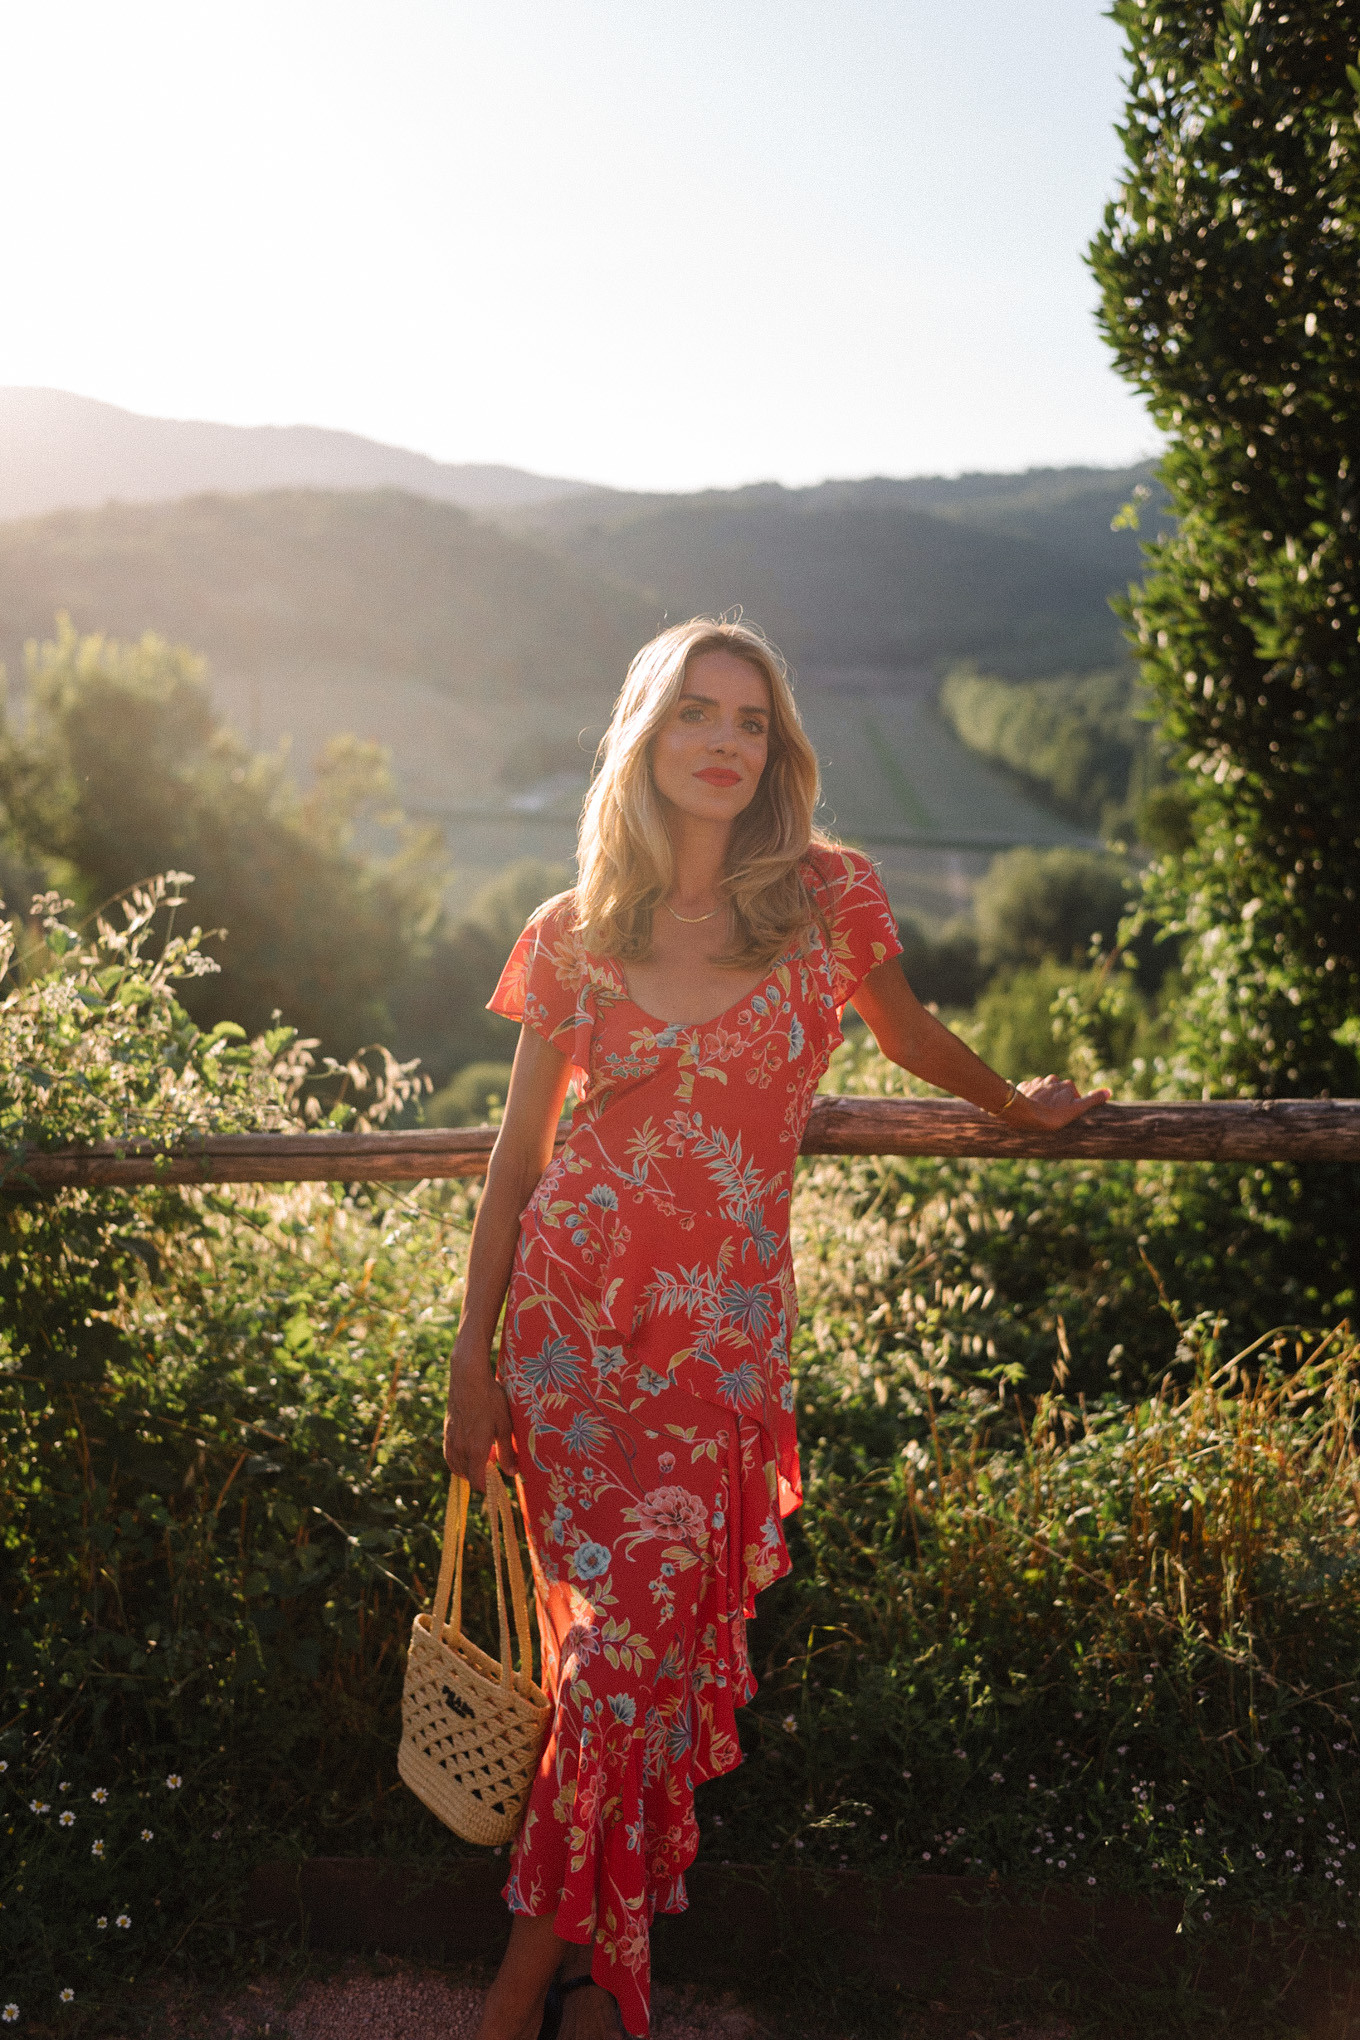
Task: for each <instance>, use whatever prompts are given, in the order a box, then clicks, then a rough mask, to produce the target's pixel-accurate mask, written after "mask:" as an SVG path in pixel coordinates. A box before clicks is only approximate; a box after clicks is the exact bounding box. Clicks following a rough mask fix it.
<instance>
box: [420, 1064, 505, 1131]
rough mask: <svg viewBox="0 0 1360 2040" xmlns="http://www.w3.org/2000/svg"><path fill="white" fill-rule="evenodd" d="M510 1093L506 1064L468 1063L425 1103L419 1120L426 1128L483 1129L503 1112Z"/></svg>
mask: <svg viewBox="0 0 1360 2040" xmlns="http://www.w3.org/2000/svg"><path fill="white" fill-rule="evenodd" d="M509 1089H510V1065H509V1063H491V1062H477V1063H469V1064H468V1066H467V1068H466V1069H463V1070H459V1072H458V1074H457V1076H456V1077H455V1078H454V1079H453V1081H452V1083H450V1084H445V1086H444V1088H443V1090H442V1091H436V1092H435V1094H434V1096H433V1098H430V1099H428V1100H427V1102H426V1104H425V1107H424V1110H423V1112H422V1115H421V1116H422V1117H423V1119H424V1121H425V1124H426V1125H427V1126H485V1125H486V1124H487V1122H488V1120H493V1119H495V1118H496V1117H498V1116H499V1114H500V1113H501V1111H502V1110H503V1109H504V1106H505V1100H506V1096H507V1093H508V1092H509Z"/></svg>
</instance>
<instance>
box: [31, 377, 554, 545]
mask: <svg viewBox="0 0 1360 2040" xmlns="http://www.w3.org/2000/svg"><path fill="white" fill-rule="evenodd" d="M263 489H405V490H406V491H407V492H408V493H410V494H412V495H417V496H428V497H430V498H432V499H433V500H434V501H435V502H440V503H456V504H457V505H458V506H459V507H460V508H461V509H464V510H476V511H481V512H484V513H486V512H495V511H505V510H512V509H521V508H525V507H527V506H528V505H530V504H539V503H548V502H552V501H555V500H557V499H558V498H560V497H563V496H570V495H575V494H578V493H580V494H586V493H593V492H592V491H591V490H590V488H589V485H588V484H587V483H585V482H572V481H561V480H558V479H556V478H554V477H552V476H548V475H532V474H528V473H526V472H525V471H524V470H523V469H521V468H513V467H498V466H474V465H457V464H453V463H450V462H446V461H437V460H431V459H430V457H429V456H428V454H423V453H412V452H411V451H410V450H409V449H408V448H406V447H401V446H383V445H381V444H380V443H379V442H378V441H377V440H373V439H364V438H362V437H360V435H359V434H357V433H354V432H333V431H330V430H328V429H327V428H326V427H324V426H319V425H220V424H213V423H209V422H206V421H198V420H194V419H184V418H148V417H143V416H141V415H140V414H139V413H137V412H135V411H124V410H121V409H120V408H119V407H118V406H117V405H116V404H104V403H99V402H97V401H96V400H95V399H94V398H93V397H78V396H74V395H72V393H71V392H70V391H68V390H44V389H16V388H9V389H0V518H8V517H37V516H41V515H43V514H44V512H46V511H48V510H76V509H94V508H97V507H98V506H99V505H100V504H103V503H109V502H119V503H157V502H166V501H169V500H173V499H174V498H176V497H180V496H200V495H205V494H209V493H220V494H224V495H254V494H256V493H257V492H258V491H260V490H263Z"/></svg>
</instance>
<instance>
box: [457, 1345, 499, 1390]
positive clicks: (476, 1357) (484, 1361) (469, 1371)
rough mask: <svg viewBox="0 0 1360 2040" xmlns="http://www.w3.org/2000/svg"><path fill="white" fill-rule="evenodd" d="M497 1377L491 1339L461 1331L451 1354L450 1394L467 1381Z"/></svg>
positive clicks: (491, 1379)
mask: <svg viewBox="0 0 1360 2040" xmlns="http://www.w3.org/2000/svg"><path fill="white" fill-rule="evenodd" d="M495 1378H496V1364H495V1362H494V1360H493V1359H492V1357H491V1342H490V1340H489V1339H478V1338H474V1337H473V1336H472V1335H471V1334H469V1333H466V1332H459V1334H458V1336H457V1338H456V1339H455V1340H454V1342H453V1351H452V1353H451V1354H450V1355H449V1394H450V1395H452V1394H453V1392H454V1389H455V1387H462V1386H464V1385H465V1384H466V1383H469V1382H474V1383H475V1382H479V1381H481V1380H486V1381H494V1380H495Z"/></svg>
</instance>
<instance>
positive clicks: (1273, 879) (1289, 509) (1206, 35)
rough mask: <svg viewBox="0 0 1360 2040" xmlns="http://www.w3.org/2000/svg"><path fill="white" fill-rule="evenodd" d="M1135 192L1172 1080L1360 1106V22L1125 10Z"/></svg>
mask: <svg viewBox="0 0 1360 2040" xmlns="http://www.w3.org/2000/svg"><path fill="white" fill-rule="evenodd" d="M1113 13H1114V17H1115V19H1116V20H1117V21H1118V22H1119V24H1120V26H1121V27H1122V29H1123V31H1124V34H1125V36H1126V38H1127V42H1128V50H1129V55H1130V60H1131V79H1130V90H1129V105H1128V119H1127V124H1126V126H1125V127H1124V129H1123V131H1122V132H1123V138H1124V143H1125V149H1126V154H1127V162H1128V168H1127V175H1126V181H1125V183H1124V186H1123V189H1122V190H1121V192H1120V193H1119V196H1118V197H1117V198H1116V200H1115V201H1114V203H1113V204H1112V205H1111V206H1110V208H1109V211H1108V213H1107V216H1106V221H1105V227H1104V231H1103V232H1102V234H1101V235H1100V237H1099V239H1098V240H1097V242H1096V244H1095V247H1094V249H1093V263H1094V267H1095V270H1096V273H1097V276H1098V278H1099V281H1100V284H1101V286H1102V293H1103V308H1102V320H1103V326H1104V330H1105V333H1106V335H1107V337H1108V339H1109V340H1110V342H1111V344H1112V345H1113V347H1114V349H1115V352H1116V355H1117V357H1118V360H1119V364H1120V367H1121V368H1122V370H1123V372H1124V373H1125V375H1126V376H1128V377H1129V379H1130V380H1131V381H1132V382H1133V383H1134V384H1135V385H1136V386H1137V387H1138V388H1139V389H1140V390H1142V391H1143V392H1144V393H1145V395H1146V396H1147V398H1148V400H1149V403H1150V407H1151V410H1152V414H1153V417H1154V418H1155V420H1156V422H1157V424H1158V425H1159V426H1160V427H1161V428H1162V429H1163V431H1164V432H1165V433H1166V434H1167V435H1168V438H1169V441H1170V450H1169V452H1168V454H1167V457H1166V459H1165V462H1164V465H1163V470H1162V472H1163V475H1164V478H1165V481H1166V484H1167V487H1168V489H1169V491H1170V493H1171V498H1172V504H1173V507H1174V509H1175V512H1176V515H1177V517H1178V520H1179V528H1178V529H1177V531H1176V532H1175V534H1174V535H1173V536H1171V537H1168V538H1166V539H1164V540H1162V541H1160V542H1158V543H1157V544H1155V545H1153V546H1151V547H1149V548H1148V558H1149V572H1148V575H1147V578H1146V579H1145V581H1144V582H1143V585H1142V586H1141V588H1139V589H1136V590H1135V591H1133V593H1132V597H1131V601H1130V605H1129V610H1128V614H1129V617H1130V619H1131V622H1132V624H1133V627H1134V630H1135V632H1136V638H1137V651H1138V655H1139V657H1140V659H1141V662H1142V667H1143V671H1144V674H1145V675H1146V677H1147V679H1148V680H1149V681H1150V683H1151V684H1152V686H1153V688H1154V690H1155V693H1156V696H1157V698H1158V701H1159V705H1160V715H1161V726H1162V733H1163V736H1164V738H1165V739H1166V740H1167V742H1168V744H1169V746H1170V747H1171V749H1172V751H1173V754H1174V755H1176V756H1177V758H1178V759H1179V762H1180V763H1181V765H1182V766H1183V767H1184V768H1185V770H1186V772H1187V774H1188V776H1189V779H1190V781H1191V783H1192V785H1193V788H1194V806H1195V823H1196V826H1195V830H1194V841H1193V843H1192V844H1191V845H1190V847H1189V848H1188V849H1187V850H1186V851H1185V852H1184V854H1183V855H1182V856H1180V857H1177V858H1172V859H1168V860H1166V861H1165V862H1164V863H1163V864H1162V865H1161V866H1160V867H1159V868H1158V869H1157V871H1156V872H1155V873H1154V875H1153V878H1152V883H1151V893H1150V898H1151V902H1152V905H1153V907H1154V909H1155V910H1156V911H1157V912H1158V913H1159V915H1160V917H1161V918H1163V919H1164V920H1168V921H1170V922H1171V923H1172V924H1173V925H1175V926H1177V927H1178V928H1179V929H1180V930H1181V931H1182V932H1183V933H1184V935H1185V936H1186V938H1187V940H1186V970H1187V979H1188V983H1187V993H1186V998H1185V1002H1184V1006H1183V1009H1182V1015H1181V1022H1182V1025H1181V1039H1180V1043H1179V1061H1180V1066H1181V1070H1182V1074H1183V1081H1188V1082H1190V1083H1191V1084H1198V1085H1202V1086H1203V1087H1204V1088H1206V1089H1212V1090H1214V1091H1215V1092H1218V1093H1223V1092H1229V1093H1234V1092H1235V1093H1238V1094H1241V1095H1247V1096H1250V1095H1288V1094H1289V1093H1316V1092H1319V1091H1327V1090H1331V1091H1333V1092H1335V1091H1339V1090H1353V1089H1354V1088H1355V1087H1356V1075H1357V1071H1356V1058H1355V1053H1354V1047H1355V1044H1354V1042H1353V1041H1352V1039H1351V1036H1350V1032H1349V1029H1348V1025H1347V1023H1348V1022H1351V1023H1352V1024H1353V1016H1354V1015H1355V1013H1356V1012H1357V1009H1358V1007H1357V1001H1358V999H1360V899H1358V895H1360V640H1358V636H1357V629H1358V626H1360V533H1358V532H1357V520H1360V347H1358V346H1357V340H1358V339H1360V304H1358V303H1357V297H1358V296H1360V126H1357V121H1358V120H1360V71H1357V70H1356V69H1355V68H1354V67H1355V65H1356V63H1357V61H1360V59H1358V58H1357V46H1358V45H1360V5H1357V4H1356V0H1219V4H1204V0H1116V4H1115V6H1114V9H1113Z"/></svg>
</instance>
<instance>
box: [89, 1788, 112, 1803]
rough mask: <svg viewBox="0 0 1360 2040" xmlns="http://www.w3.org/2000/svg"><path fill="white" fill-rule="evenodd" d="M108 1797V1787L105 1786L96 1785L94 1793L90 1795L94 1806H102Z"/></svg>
mask: <svg viewBox="0 0 1360 2040" xmlns="http://www.w3.org/2000/svg"><path fill="white" fill-rule="evenodd" d="M108 1796H109V1794H108V1787H107V1786H105V1785H96V1786H95V1788H94V1791H93V1792H92V1793H91V1794H90V1797H91V1799H92V1800H93V1801H94V1803H95V1805H96V1806H102V1805H103V1804H104V1801H105V1800H106V1799H107V1798H108Z"/></svg>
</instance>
